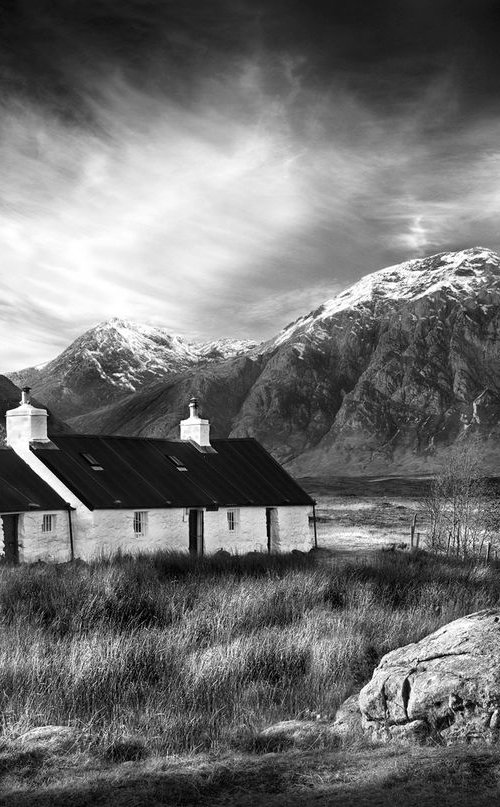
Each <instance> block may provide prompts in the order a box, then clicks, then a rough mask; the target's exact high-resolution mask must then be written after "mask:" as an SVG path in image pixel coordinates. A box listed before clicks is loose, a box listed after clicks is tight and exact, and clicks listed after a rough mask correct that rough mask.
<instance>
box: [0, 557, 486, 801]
mask: <svg viewBox="0 0 500 807" xmlns="http://www.w3.org/2000/svg"><path fill="white" fill-rule="evenodd" d="M321 554H322V553H318V555H316V556H315V555H314V554H313V555H309V556H306V557H295V556H291V557H271V558H269V557H267V556H263V557H257V558H256V557H250V558H245V557H242V558H232V559H231V558H230V559H225V558H206V559H198V560H196V559H190V558H188V557H185V556H174V555H168V554H165V555H156V556H154V557H140V558H136V559H131V558H127V557H123V558H117V559H115V560H114V561H112V562H111V561H110V562H99V563H95V564H90V565H88V566H87V565H84V564H81V565H80V564H75V565H73V566H72V565H63V566H43V565H41V566H32V567H25V568H22V567H18V568H10V569H9V568H3V569H1V570H0V631H1V637H2V641H1V645H0V707H1V715H2V737H1V742H2V745H1V747H0V771H1V772H2V780H3V784H2V788H3V790H2V793H3V796H4V800H5V802H4V803H5V804H8V805H10V804H12V805H14V804H19V805H21V804H22V805H28V804H45V803H46V804H49V803H50V804H60V805H62V804H71V805H80V804H81V805H90V804H99V803H100V804H117V805H121V804H123V805H132V804H133V805H136V804H142V803H144V804H191V803H192V804H201V803H207V804H208V803H210V804H219V803H220V804H246V803H248V804H250V803H251V802H252V803H254V804H255V803H256V799H257V798H264V796H263V794H264V792H265V789H266V788H267V789H268V790H269V789H271V790H272V794H271V796H272V799H273V801H270V800H267V801H265V802H263V803H269V804H272V803H276V804H278V803H283V804H292V803H295V802H294V800H295V799H297V803H298V802H299V801H301V803H304V794H308V796H307V798H310V799H313V797H314V799H315V801H310V802H309V801H308V802H306V803H314V804H318V805H319V804H330V803H338V804H344V803H353V804H354V803H360V804H361V803H364V801H363V800H362V799H364V798H366V799H368V796H369V789H370V787H372V791H373V792H372V800H371V803H372V804H386V803H387V804H389V801H390V799H389V795H390V793H391V792H392V793H393V794H394V792H396V791H395V790H394V788H396V789H399V790H398V792H399V791H401V788H403V790H404V788H406V790H407V791H408V793H410V795H408V793H407V794H406V795H407V797H408V799H410V798H413V797H414V796H415V794H416V792H417V784H416V782H417V779H419V777H420V773H418V771H417V770H416V769H415V766H414V765H413V763H411V762H410V761H409V760H410V757H409V756H408V753H409V752H408V751H403V750H401V749H394V748H392V749H385V750H380V749H379V750H377V751H375V750H373V749H366V748H362V747H353V748H351V749H350V750H347V749H345V748H344V749H339V748H335V747H330V748H329V747H328V746H326V747H323V748H322V749H316V750H315V749H310V750H309V751H301V752H300V753H298V752H297V751H296V750H294V749H293V748H292V749H290V750H289V751H288V752H287V753H283V754H278V755H277V754H264V755H262V754H257V753H256V752H257V750H258V745H256V737H257V734H258V732H259V731H260V730H261V729H262V728H264V727H266V726H268V725H270V724H272V723H274V722H277V721H279V720H283V719H287V718H295V717H309V716H311V715H321V717H322V718H331V717H333V715H334V713H335V710H336V708H337V706H338V705H339V704H340V702H341V701H342V700H343V699H344V698H345V697H347V696H348V695H350V694H351V693H352V692H354V691H356V690H357V689H358V688H359V687H360V686H361V685H362V684H363V683H365V682H366V681H367V680H368V678H369V677H370V675H371V673H372V670H373V667H374V666H375V664H376V663H377V661H378V659H379V658H380V657H381V655H383V654H384V653H385V652H387V651H388V650H390V649H392V648H394V647H397V646H399V645H402V644H406V643H407V642H410V641H415V640H418V639H420V638H421V637H422V636H424V635H425V634H427V633H429V632H430V631H433V630H435V629H436V628H437V627H439V626H440V625H443V624H445V623H446V622H448V621H450V620H451V619H454V618H456V617H458V616H460V615H463V614H466V613H470V612H472V611H475V610H478V609H481V608H485V607H488V606H498V605H500V585H499V574H498V571H497V570H496V568H494V567H493V566H491V567H488V568H486V567H484V566H479V567H474V566H466V565H463V564H460V563H458V562H456V561H452V560H446V559H441V560H438V559H435V558H430V557H429V556H427V555H426V554H424V553H420V554H417V555H410V554H409V553H377V554H376V555H373V556H372V557H370V558H356V557H353V558H352V559H348V558H347V559H346V558H345V557H344V558H340V559H339V560H338V561H335V560H332V559H330V562H329V563H325V562H324V561H323V560H322V559H321V557H320V556H321ZM48 724H58V725H60V724H63V725H72V726H75V727H76V728H77V729H78V732H79V739H78V741H77V742H76V743H75V746H74V748H73V749H72V750H71V752H70V753H66V754H65V755H64V757H63V758H61V757H53V755H51V754H49V753H47V754H44V753H43V752H39V753H38V752H37V753H31V754H29V753H28V754H25V753H22V752H20V751H19V750H16V746H15V743H14V742H13V741H14V740H15V738H16V737H17V736H18V735H20V734H21V733H22V732H23V731H25V730H27V729H29V728H31V727H33V726H42V725H48ZM431 751H432V753H431ZM413 753H414V754H416V755H417V756H418V755H420V756H418V759H419V760H420V761H419V762H418V766H423V767H424V768H426V766H427V768H426V769H428V774H426V777H425V782H424V781H423V780H422V781H421V786H422V787H423V786H424V784H425V786H426V787H427V789H428V787H429V782H430V783H431V786H432V787H431V790H432V792H438V791H439V792H441V791H440V790H439V788H440V787H441V785H440V784H439V771H441V773H442V774H443V775H446V776H448V787H449V788H452V789H453V788H454V787H455V786H456V787H458V786H459V785H458V784H457V782H459V781H460V782H462V785H460V787H462V786H463V765H464V764H465V762H464V760H465V756H464V757H463V759H462V763H461V765H462V768H461V767H460V765H458V764H456V759H458V757H454V756H453V754H451V756H450V753H449V751H448V749H431V750H429V749H421V750H419V751H415V752H413ZM460 753H462V752H460ZM463 753H465V752H463ZM433 754H434V756H433ZM443 755H444V756H443ZM446 755H448V756H446ZM474 755H475V756H474ZM441 758H442V759H441ZM466 758H467V760H469V762H468V763H467V764H468V765H469V767H470V766H472V767H473V768H474V765H475V766H476V767H475V768H474V770H475V771H476V772H478V771H483V774H484V775H483V774H481V777H479V773H478V774H477V777H478V778H481V782H482V784H481V787H480V788H479V786H478V785H477V783H476V787H475V788H473V789H472V790H471V791H470V794H469V795H470V797H471V799H473V798H475V799H477V798H479V795H480V794H481V793H483V791H484V792H485V793H486V792H487V794H488V798H489V797H490V796H491V793H492V790H491V788H493V787H496V784H495V783H496V782H497V779H496V778H495V777H497V776H498V770H499V759H498V757H497V755H496V753H495V752H494V751H492V750H483V751H475V752H473V755H472V756H469V755H468V752H467V754H466ZM439 759H441V762H439ZM474 760H476V762H474ZM415 764H416V763H415ZM412 765H413V767H412ZM360 766H361V767H360ZM471 770H472V768H471ZM446 771H448V773H446ZM485 771H487V774H486V773H484V772H485ZM443 772H444V773H443ZM475 775H476V774H474V775H473V774H470V776H471V777H472V779H471V781H472V780H474V776H475ZM433 777H434V778H433ZM420 778H421V777H420ZM419 780H420V779H419ZM433 782H434V784H432V783H433ZM155 783H156V784H155ZM370 783H371V784H370ZM453 783H454V784H453ZM263 788H264V790H263ZM436 788H437V789H436ZM153 791H154V792H153ZM375 791H377V793H379V796H378V797H377V798H379V799H382V800H379V801H376V800H375V801H374V800H373V798H374V796H373V794H374V793H375ZM410 791H411V792H413V796H411V792H410ZM401 792H403V791H401ZM405 792H406V791H405ZM429 792H431V791H429ZM464 792H465V791H464ZM467 792H469V791H467ZM130 794H132V795H130ZM134 794H135V795H134ZM336 794H337V795H336ZM356 794H357V795H356ZM455 795H456V794H455ZM386 797H387V801H384V800H383V799H386ZM415 797H416V796H415ZM332 798H335V799H337V798H338V799H343V800H340V801H339V800H337V801H328V800H325V799H332ZM348 798H349V799H351V798H352V799H354V800H353V801H351V802H349V801H346V799H348ZM392 798H394V795H393V796H392ZM405 798H406V796H405ZM429 798H430V796H429ZM127 799H128V800H127ZM280 799H281V801H280ZM318 799H319V800H318ZM321 799H323V801H322V800H321ZM355 799H357V801H356V800H355ZM444 799H445V797H444V795H443V794H441V795H440V801H441V802H442V803H443V804H447V803H450V804H451V803H452V802H451V801H450V802H447V801H445V800H444ZM366 803H368V801H367V802H366ZM400 803H408V804H410V803H413V802H411V801H405V802H402V801H401V802H400ZM416 803H417V802H415V804H416ZM418 803H420V804H422V803H426V802H425V801H422V800H421V801H420V802H418ZM428 803H432V801H429V802H428ZM453 803H454V804H461V803H462V802H460V801H459V800H458V797H457V796H456V797H455V799H454V801H453ZM463 803H464V804H465V803H467V804H469V803H470V804H475V803H477V804H479V803H480V802H479V801H471V800H469V801H464V802H463ZM484 803H486V802H484Z"/></svg>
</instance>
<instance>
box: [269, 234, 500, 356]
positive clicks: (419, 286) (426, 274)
mask: <svg viewBox="0 0 500 807" xmlns="http://www.w3.org/2000/svg"><path fill="white" fill-rule="evenodd" d="M499 284H500V256H499V255H498V254H497V253H496V252H493V251H492V250H489V249H484V248H483V247H473V248H472V249H466V250H462V251H460V252H442V253H439V254H438V255H432V256H430V257H429V258H423V259H414V260H411V261H405V262H404V263H400V264H396V265H395V266H388V267H387V268H386V269H380V270H379V271H377V272H373V273H372V274H369V275H365V277H363V278H361V280H360V281H359V282H358V283H355V284H354V285H353V286H351V287H350V288H348V289H346V290H345V291H342V292H341V293H340V294H338V295H337V296H336V297H334V298H333V299H331V300H327V301H326V302H325V303H323V305H321V306H320V307H319V308H318V309H317V310H316V311H313V312H311V313H309V314H306V315H305V316H303V317H299V319H297V320H296V321H295V322H292V323H291V324H290V325H287V327H286V328H284V329H283V330H282V331H281V333H280V334H279V335H278V336H277V337H276V339H275V340H274V344H275V345H281V344H283V343H285V342H287V341H289V340H290V339H291V338H293V335H294V334H301V333H312V332H313V331H314V329H315V327H317V325H318V324H320V323H321V322H322V321H324V320H328V319H330V318H331V317H333V316H335V315H336V314H340V313H341V312H343V311H347V310H349V309H356V310H360V309H365V310H368V309H369V310H372V308H373V306H374V304H376V303H379V304H380V305H379V306H378V308H379V309H380V307H381V306H383V305H384V304H386V305H387V306H390V305H398V304H399V303H402V302H409V301H415V300H418V299H420V298H423V297H427V296H432V295H433V294H439V293H441V292H444V293H446V295H447V297H449V299H450V300H465V299H466V298H467V297H474V296H475V295H476V294H477V293H478V292H481V291H482V292H484V291H487V290H488V289H489V290H491V291H496V290H498V288H499Z"/></svg>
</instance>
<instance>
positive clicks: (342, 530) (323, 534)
mask: <svg viewBox="0 0 500 807" xmlns="http://www.w3.org/2000/svg"><path fill="white" fill-rule="evenodd" d="M299 481H300V484H301V485H302V486H303V487H304V488H305V490H307V492H308V493H309V494H310V495H311V496H313V498H315V499H316V500H317V506H316V516H317V525H316V526H317V536H318V545H319V546H320V547H322V548H324V549H328V550H332V551H333V552H335V553H339V552H340V553H356V554H363V553H365V552H370V551H372V550H375V549H382V548H384V547H385V548H387V547H390V546H391V544H396V545H399V544H407V545H408V547H409V545H410V528H411V525H412V522H413V519H414V517H415V516H416V517H417V522H416V525H417V526H416V531H420V532H421V541H422V543H423V542H424V540H425V530H426V526H427V523H426V522H427V519H426V514H425V507H424V505H425V497H426V494H427V491H428V485H429V477H386V478H383V477H352V478H350V477H343V478H338V477H332V478H330V479H324V478H314V477H306V478H304V479H301V480H299Z"/></svg>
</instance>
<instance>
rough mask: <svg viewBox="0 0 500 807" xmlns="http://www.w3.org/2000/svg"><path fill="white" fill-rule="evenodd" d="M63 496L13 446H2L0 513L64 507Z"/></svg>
mask: <svg viewBox="0 0 500 807" xmlns="http://www.w3.org/2000/svg"><path fill="white" fill-rule="evenodd" d="M66 506H67V505H66V503H65V501H64V499H61V497H60V496H59V495H58V494H57V493H56V492H55V491H53V490H52V488H51V487H49V485H47V484H46V482H44V481H43V479H40V477H39V476H38V474H36V473H35V472H34V471H32V470H31V468H30V467H29V465H27V464H26V463H25V462H23V460H22V459H21V458H20V457H18V455H17V454H16V453H15V451H13V450H12V449H11V448H3V449H0V513H25V512H31V511H37V510H64V509H65V508H66Z"/></svg>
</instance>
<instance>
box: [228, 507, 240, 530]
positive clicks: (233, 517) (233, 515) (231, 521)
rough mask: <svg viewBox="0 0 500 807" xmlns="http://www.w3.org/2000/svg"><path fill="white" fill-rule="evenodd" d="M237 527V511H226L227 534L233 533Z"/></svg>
mask: <svg viewBox="0 0 500 807" xmlns="http://www.w3.org/2000/svg"><path fill="white" fill-rule="evenodd" d="M237 526H238V510H228V511H227V528H228V530H229V532H234V531H235V530H236V528H237Z"/></svg>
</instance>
